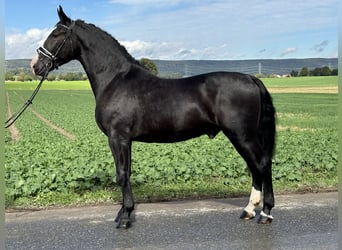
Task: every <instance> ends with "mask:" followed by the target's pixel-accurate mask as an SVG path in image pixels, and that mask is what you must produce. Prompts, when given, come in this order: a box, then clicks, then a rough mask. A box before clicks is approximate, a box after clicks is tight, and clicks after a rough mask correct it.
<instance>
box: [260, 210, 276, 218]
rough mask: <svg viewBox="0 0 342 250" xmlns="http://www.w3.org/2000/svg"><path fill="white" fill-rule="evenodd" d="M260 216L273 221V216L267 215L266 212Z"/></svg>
mask: <svg viewBox="0 0 342 250" xmlns="http://www.w3.org/2000/svg"><path fill="white" fill-rule="evenodd" d="M260 215H261V216H263V217H267V218H270V219H272V220H273V216H272V215H267V214H265V213H264V211H261V213H260Z"/></svg>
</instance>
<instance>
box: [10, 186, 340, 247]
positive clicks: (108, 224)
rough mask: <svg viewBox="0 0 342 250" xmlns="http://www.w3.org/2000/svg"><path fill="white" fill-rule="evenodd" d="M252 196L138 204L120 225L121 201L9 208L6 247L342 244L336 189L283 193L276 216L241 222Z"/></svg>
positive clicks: (306, 245) (279, 198)
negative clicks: (126, 225)
mask: <svg viewBox="0 0 342 250" xmlns="http://www.w3.org/2000/svg"><path fill="white" fill-rule="evenodd" d="M247 201H248V197H244V198H232V199H216V200H202V201H179V202H164V203H152V204H138V206H137V209H136V212H135V214H134V218H135V222H134V224H133V227H132V228H130V229H128V230H125V229H116V228H115V222H114V217H115V215H116V213H117V211H118V210H119V206H118V205H111V206H109V205H107V206H93V207H82V208H61V209H49V210H41V211H24V212H8V213H6V215H5V223H6V224H5V225H6V229H7V235H6V241H5V247H6V249H16V250H19V249H196V250H199V249H310V250H311V249H338V246H337V244H338V208H337V207H338V202H337V193H336V192H334V193H318V194H303V195H278V196H276V207H275V208H274V210H273V216H274V221H273V223H272V224H270V225H259V224H257V223H256V221H255V220H253V221H243V220H240V219H239V215H240V212H241V210H242V208H243V207H244V206H245V205H246V203H247Z"/></svg>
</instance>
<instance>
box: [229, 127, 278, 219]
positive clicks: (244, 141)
mask: <svg viewBox="0 0 342 250" xmlns="http://www.w3.org/2000/svg"><path fill="white" fill-rule="evenodd" d="M225 134H226V136H227V137H228V138H229V139H230V141H231V142H232V143H233V145H234V147H235V148H236V149H237V151H238V152H239V153H240V155H241V156H242V157H243V159H244V160H245V161H246V163H247V165H248V168H249V170H250V172H251V174H252V190H251V194H250V199H249V203H248V205H247V206H246V207H245V208H244V210H243V212H242V214H241V216H240V218H241V219H246V220H249V219H253V218H254V217H255V215H256V213H255V208H256V207H257V206H258V205H259V203H260V202H261V194H262V189H263V191H264V199H263V203H264V204H263V210H262V212H261V215H260V217H259V220H258V222H259V223H264V224H267V223H270V222H272V219H273V217H272V216H271V214H270V212H271V209H272V208H273V207H274V196H273V188H272V175H271V160H270V159H269V160H268V159H267V157H266V156H265V153H264V151H263V149H262V147H261V145H260V144H259V143H258V140H257V138H256V137H254V138H255V139H249V138H247V137H246V136H237V135H232V134H231V133H229V132H225ZM252 138H253V137H252Z"/></svg>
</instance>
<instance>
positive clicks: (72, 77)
mask: <svg viewBox="0 0 342 250" xmlns="http://www.w3.org/2000/svg"><path fill="white" fill-rule="evenodd" d="M139 62H140V64H141V65H143V66H144V67H145V68H146V69H147V70H149V71H150V72H151V73H152V74H155V75H157V74H158V69H157V66H156V65H155V63H154V62H153V61H152V60H150V59H147V58H142V59H141V60H140V61H139ZM37 79H38V78H37V76H35V75H33V74H32V72H31V70H30V69H28V68H19V69H15V70H10V71H7V72H6V73H5V81H19V82H27V81H33V80H37ZM87 79H88V77H87V75H86V74H85V73H82V72H68V73H65V74H55V73H54V72H50V73H49V75H48V76H47V79H46V80H48V81H58V80H61V81H81V80H87Z"/></svg>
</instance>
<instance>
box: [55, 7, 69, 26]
mask: <svg viewBox="0 0 342 250" xmlns="http://www.w3.org/2000/svg"><path fill="white" fill-rule="evenodd" d="M57 13H58V16H59V20H60V23H61V24H64V25H67V26H68V25H70V24H71V19H70V18H69V17H68V16H67V15H66V14H65V13H64V11H63V8H62V6H60V5H59V8H58V9H57Z"/></svg>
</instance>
